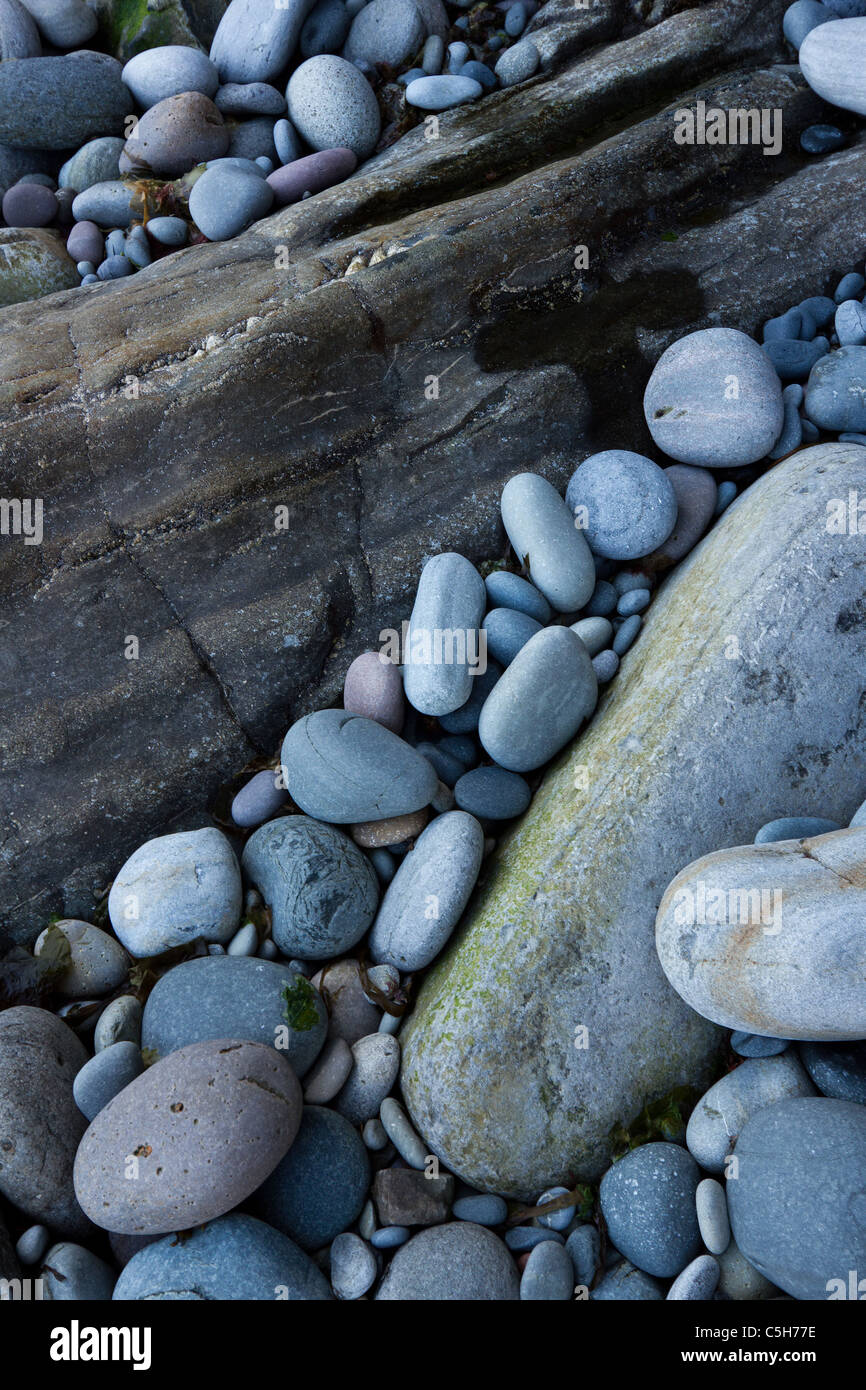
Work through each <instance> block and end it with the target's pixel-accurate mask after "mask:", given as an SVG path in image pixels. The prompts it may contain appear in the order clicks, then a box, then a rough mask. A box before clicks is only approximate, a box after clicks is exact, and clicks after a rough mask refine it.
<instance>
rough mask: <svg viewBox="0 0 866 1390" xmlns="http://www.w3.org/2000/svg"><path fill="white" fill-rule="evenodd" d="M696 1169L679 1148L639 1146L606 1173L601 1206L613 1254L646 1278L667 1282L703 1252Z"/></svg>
mask: <svg viewBox="0 0 866 1390" xmlns="http://www.w3.org/2000/svg"><path fill="white" fill-rule="evenodd" d="M700 1176H701V1175H700V1172H699V1171H698V1165H697V1164H696V1163H695V1160H694V1159H693V1158H692V1156H691V1154H690V1153H688V1152H687V1150H686V1149H681V1148H680V1147H679V1145H678V1144H666V1143H657V1144H642V1145H640V1146H639V1147H638V1148H636V1149H632V1150H631V1151H630V1152H629V1153H627V1154H626V1155H625V1157H624V1158H621V1159H619V1160H618V1161H617V1162H616V1163H615V1164H614V1165H613V1167H612V1168H609V1169H608V1170H607V1172H606V1173H605V1175H604V1177H603V1178H602V1180H601V1187H600V1188H599V1201H600V1203H601V1210H602V1213H603V1215H604V1219H605V1222H606V1223H607V1233H608V1236H609V1237H610V1239H611V1241H612V1242H613V1244H614V1246H615V1247H616V1249H617V1250H619V1251H621V1252H622V1254H623V1255H624V1256H625V1257H626V1259H627V1260H631V1262H632V1264H634V1265H636V1266H637V1268H638V1269H642V1270H643V1271H644V1272H645V1273H646V1274H652V1275H655V1276H656V1277H657V1278H662V1279H670V1278H672V1277H674V1276H675V1275H677V1274H679V1272H680V1271H681V1270H682V1269H684V1268H685V1266H686V1265H687V1264H688V1263H689V1261H690V1260H692V1259H694V1257H695V1256H696V1255H697V1253H698V1251H699V1250H700V1248H701V1235H700V1231H699V1229H698V1218H697V1211H696V1209H695V1193H696V1191H697V1188H698V1183H699V1182H700Z"/></svg>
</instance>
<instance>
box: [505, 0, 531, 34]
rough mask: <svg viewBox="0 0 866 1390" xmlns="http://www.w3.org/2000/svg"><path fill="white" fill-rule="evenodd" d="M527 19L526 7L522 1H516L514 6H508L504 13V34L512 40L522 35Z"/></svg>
mask: <svg viewBox="0 0 866 1390" xmlns="http://www.w3.org/2000/svg"><path fill="white" fill-rule="evenodd" d="M527 17H528V16H527V13H526V6H525V5H524V4H523V3H522V0H516V4H514V5H509V6H508V9H507V10H506V11H505V25H504V28H505V32H506V34H508V35H509V36H510V37H511V38H512V39H514V38H516V37H517V35H518V34H522V33H523V30H524V29H525V28H526V21H527Z"/></svg>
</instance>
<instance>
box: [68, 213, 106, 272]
mask: <svg viewBox="0 0 866 1390" xmlns="http://www.w3.org/2000/svg"><path fill="white" fill-rule="evenodd" d="M104 245H105V243H104V240H103V236H102V233H101V232H100V230H99V228H98V227H97V225H96V223H95V222H87V221H84V222H76V224H75V226H74V227H73V228H72V230H71V232H70V233H69V237H68V239H67V242H66V251H67V254H68V255H70V256H71V257H72V259H73V260H74V261H91V262H92V263H93V264H94V265H98V264H99V262H100V261H101V260H102V257H103V255H104Z"/></svg>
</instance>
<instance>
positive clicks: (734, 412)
mask: <svg viewBox="0 0 866 1390" xmlns="http://www.w3.org/2000/svg"><path fill="white" fill-rule="evenodd" d="M644 415H645V417H646V422H647V426H648V427H649V431H650V434H651V435H652V437H653V439H654V440H655V442H656V444H657V445H658V447H659V448H660V449H663V450H664V452H665V453H666V454H670V456H671V458H674V459H676V460H677V461H678V462H679V463H693V464H698V465H699V466H701V467H704V468H736V467H738V466H740V465H743V464H747V463H755V462H756V460H757V459H760V458H763V457H764V455H765V454H766V453H767V452H768V450H769V449H771V448H772V447H773V445H774V444H775V442H776V440H777V439H778V437H779V434H780V433H781V430H782V423H783V408H782V385H781V382H780V381H779V378H778V376H777V375H776V372H775V371H774V369H773V366H772V363H771V362H770V361H769V359H768V357H767V355H766V353H765V352H764V351H763V350H762V349H761V348H760V347H759V346H758V344H757V343H756V342H755V340H754V338H749V337H748V336H747V335H746V334H745V333H741V332H739V330H738V329H735V328H702V329H700V330H699V331H698V332H697V333H689V334H687V335H686V337H684V338H680V339H678V340H677V342H675V343H672V344H671V346H670V347H669V348H667V350H666V351H665V352H663V353H662V355H661V357H660V358H659V360H658V362H657V363H656V365H655V367H654V368H653V371H652V375H651V376H650V379H649V382H648V384H647V388H646V392H645V393H644Z"/></svg>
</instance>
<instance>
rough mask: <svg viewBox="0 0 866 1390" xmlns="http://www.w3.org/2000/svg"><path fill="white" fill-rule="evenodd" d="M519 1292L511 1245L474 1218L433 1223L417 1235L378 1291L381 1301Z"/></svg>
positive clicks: (487, 1298)
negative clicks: (507, 1246)
mask: <svg viewBox="0 0 866 1390" xmlns="http://www.w3.org/2000/svg"><path fill="white" fill-rule="evenodd" d="M377 1234H381V1233H377ZM407 1234H408V1233H407ZM374 1243H375V1242H374ZM518 1297H519V1282H518V1277H517V1270H516V1269H515V1267H514V1261H513V1260H512V1258H511V1256H510V1255H509V1253H508V1250H507V1248H506V1246H505V1245H504V1244H503V1242H502V1241H501V1240H500V1239H499V1237H498V1236H495V1235H494V1234H493V1232H492V1231H488V1230H487V1229H486V1228H485V1227H483V1226H476V1225H474V1224H473V1223H472V1222H469V1221H456V1222H446V1223H445V1224H444V1225H442V1226H431V1227H430V1228H429V1229H428V1230H425V1231H420V1232H419V1233H418V1234H417V1235H415V1236H413V1237H412V1239H411V1240H410V1241H408V1242H407V1243H406V1244H405V1245H404V1246H403V1248H402V1249H400V1250H398V1252H397V1254H396V1255H395V1256H394V1258H393V1260H392V1261H391V1263H390V1264H389V1266H388V1270H387V1273H386V1275H385V1278H384V1279H383V1281H382V1283H381V1285H380V1286H379V1289H378V1291H377V1293H376V1298H377V1300H381V1301H394V1300H397V1301H401V1302H402V1301H405V1300H412V1301H423V1300H426V1299H436V1300H438V1301H440V1302H441V1301H457V1302H466V1301H473V1302H479V1301H480V1302H491V1301H499V1300H503V1299H505V1300H516V1299H517V1298H518Z"/></svg>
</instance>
